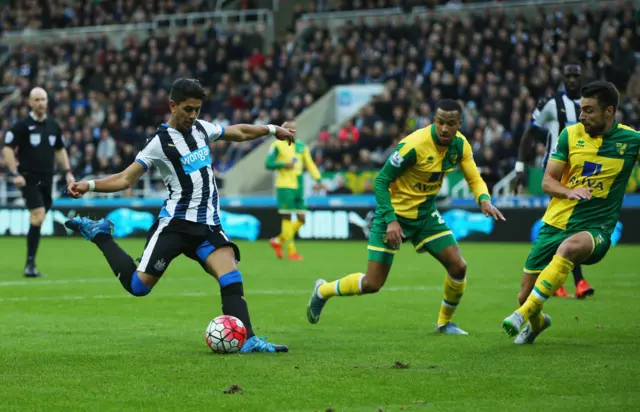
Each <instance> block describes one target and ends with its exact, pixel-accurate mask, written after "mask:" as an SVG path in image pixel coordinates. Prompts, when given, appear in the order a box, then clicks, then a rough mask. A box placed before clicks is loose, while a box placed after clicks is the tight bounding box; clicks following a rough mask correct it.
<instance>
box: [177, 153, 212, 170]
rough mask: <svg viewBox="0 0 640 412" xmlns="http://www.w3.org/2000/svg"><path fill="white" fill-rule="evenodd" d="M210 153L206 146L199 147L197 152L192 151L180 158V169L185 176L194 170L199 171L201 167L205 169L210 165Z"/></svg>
mask: <svg viewBox="0 0 640 412" xmlns="http://www.w3.org/2000/svg"><path fill="white" fill-rule="evenodd" d="M210 153H211V152H210V151H209V147H208V146H204V147H201V148H200V149H198V150H194V151H193V152H191V153H189V154H187V155H184V156H182V157H181V158H180V163H182V168H183V169H184V171H185V172H186V173H187V174H191V173H193V172H195V171H196V170H200V169H202V168H203V167H207V166H209V165H210V164H211V157H210V156H209V154H210Z"/></svg>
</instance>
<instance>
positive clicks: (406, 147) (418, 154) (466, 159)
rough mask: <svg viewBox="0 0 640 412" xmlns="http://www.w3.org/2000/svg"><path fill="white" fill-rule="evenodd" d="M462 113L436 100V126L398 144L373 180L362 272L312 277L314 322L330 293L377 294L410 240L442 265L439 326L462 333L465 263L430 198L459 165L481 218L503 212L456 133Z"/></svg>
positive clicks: (310, 307) (309, 309)
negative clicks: (456, 319)
mask: <svg viewBox="0 0 640 412" xmlns="http://www.w3.org/2000/svg"><path fill="white" fill-rule="evenodd" d="M461 118H462V108H461V107H460V105H459V104H458V103H457V102H456V101H454V100H449V99H446V100H442V101H440V102H439V103H438V105H437V107H436V112H435V122H434V124H432V125H431V126H428V127H426V128H423V129H420V130H417V131H415V132H414V133H412V134H410V135H409V136H407V137H405V138H404V139H402V140H401V141H400V143H399V144H398V146H397V148H396V150H395V151H394V152H393V154H392V155H391V156H390V157H389V159H388V160H387V161H386V163H385V164H384V166H383V167H382V169H381V170H380V173H379V174H378V177H377V178H376V182H375V194H376V204H377V205H376V211H375V217H374V220H373V222H372V227H371V231H370V235H369V245H368V249H369V252H368V254H369V262H368V266H367V271H366V273H353V274H350V275H348V276H346V277H344V278H342V279H339V280H337V281H334V282H330V283H327V282H326V281H324V280H322V279H319V280H317V281H316V283H315V284H314V286H313V293H312V295H311V300H310V301H309V305H308V306H307V318H308V319H309V322H311V323H317V322H318V321H319V320H320V313H321V311H322V308H323V307H324V305H325V304H326V302H327V300H328V299H329V298H331V297H333V296H350V295H363V294H368V293H375V292H377V291H379V290H380V288H382V286H383V285H384V283H385V281H386V280H387V276H388V275H389V271H390V270H391V265H392V263H393V257H394V255H395V254H396V252H397V251H398V250H399V249H400V245H401V244H402V243H403V242H404V241H405V240H410V241H411V243H412V244H413V246H414V248H415V250H416V252H418V253H423V252H429V253H430V254H431V255H432V256H434V257H435V258H436V259H438V261H440V263H441V264H442V265H443V266H444V268H445V269H446V270H447V275H446V277H445V281H444V299H443V300H442V304H441V307H440V314H439V316H438V321H437V330H438V331H439V332H440V333H445V334H453V335H468V333H467V332H465V331H463V330H462V329H460V328H458V327H457V326H456V325H455V324H454V323H452V322H451V318H452V316H453V312H454V311H455V309H456V306H457V305H458V303H459V302H460V299H461V298H462V294H463V292H464V289H465V285H466V273H467V265H466V263H465V261H464V259H463V258H462V256H461V255H460V249H459V248H458V245H457V242H456V239H455V238H454V236H453V233H452V232H451V230H449V228H448V227H447V224H446V223H445V221H444V219H443V218H442V217H441V216H440V213H439V212H438V210H437V209H436V205H435V199H436V195H437V194H438V192H439V191H440V188H441V187H442V182H443V179H444V177H445V176H446V175H447V173H449V172H451V171H452V170H454V169H455V168H456V167H457V166H460V167H461V169H462V172H463V174H464V178H465V179H466V181H467V183H468V184H469V186H470V187H471V190H472V191H473V194H474V196H475V198H476V201H477V202H478V203H479V204H480V208H481V209H482V212H483V213H484V214H485V216H489V215H491V216H493V218H494V219H496V220H497V219H501V220H504V217H503V216H502V213H500V211H499V210H498V209H496V208H495V207H494V206H493V205H492V204H491V197H490V196H489V193H488V190H487V185H486V184H485V182H484V181H483V180H482V178H481V177H480V174H479V173H478V167H477V166H476V163H475V162H474V160H473V157H472V151H471V145H469V143H468V142H467V140H466V138H465V137H464V136H463V135H462V134H461V133H460V132H459V129H460V127H461V125H462V119H461Z"/></svg>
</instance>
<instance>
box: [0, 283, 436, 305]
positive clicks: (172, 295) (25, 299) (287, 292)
mask: <svg viewBox="0 0 640 412" xmlns="http://www.w3.org/2000/svg"><path fill="white" fill-rule="evenodd" d="M441 289H442V286H418V287H414V286H401V287H392V288H386V289H384V290H385V291H386V292H411V291H425V290H441ZM310 292H311V289H307V290H302V289H298V290H255V291H253V292H249V293H247V294H246V295H247V297H251V296H254V295H306V294H309V293H310ZM149 296H157V297H158V298H184V297H205V296H218V294H216V293H204V292H183V293H166V294H165V293H157V294H156V295H149ZM90 299H135V297H134V296H131V295H128V294H126V293H125V292H123V293H122V294H118V295H93V296H37V297H30V296H19V297H12V298H0V303H2V302H35V301H65V300H90Z"/></svg>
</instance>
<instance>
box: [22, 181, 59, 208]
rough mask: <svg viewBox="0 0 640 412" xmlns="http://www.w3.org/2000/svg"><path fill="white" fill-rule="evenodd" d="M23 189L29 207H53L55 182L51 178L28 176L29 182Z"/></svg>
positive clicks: (23, 195)
mask: <svg viewBox="0 0 640 412" xmlns="http://www.w3.org/2000/svg"><path fill="white" fill-rule="evenodd" d="M21 190H22V197H24V201H25V203H26V204H27V209H29V210H33V209H37V208H39V207H44V209H45V210H47V211H48V210H49V209H51V203H52V202H53V200H52V198H51V192H52V191H53V182H52V181H50V180H49V179H43V180H39V179H36V178H27V184H26V185H25V186H24V187H22V188H21Z"/></svg>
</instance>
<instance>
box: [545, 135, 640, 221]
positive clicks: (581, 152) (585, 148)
mask: <svg viewBox="0 0 640 412" xmlns="http://www.w3.org/2000/svg"><path fill="white" fill-rule="evenodd" d="M639 152H640V133H638V132H637V131H635V130H633V129H632V128H630V127H628V126H624V125H621V124H619V123H617V122H616V123H614V125H613V127H612V128H611V129H610V130H609V131H607V132H606V133H605V134H604V135H602V136H596V137H591V136H589V135H588V134H587V133H586V132H585V130H584V126H583V125H582V124H576V125H573V126H569V127H567V128H566V129H564V130H563V131H562V133H560V136H559V137H558V145H557V146H556V150H555V152H554V153H553V154H552V155H551V160H552V161H554V162H560V163H563V164H565V169H564V173H563V174H562V180H561V182H562V184H563V185H565V186H567V187H569V188H571V189H575V188H578V187H584V188H590V189H592V190H593V191H592V192H591V196H592V197H591V199H588V200H569V199H560V198H556V197H554V198H553V199H551V202H550V203H549V206H548V207H547V211H546V212H545V214H544V217H543V218H542V221H543V222H544V223H546V224H548V225H550V226H553V227H556V228H558V229H562V230H569V231H575V230H586V229H598V230H601V231H603V232H605V233H609V234H611V233H613V229H614V228H615V226H616V223H617V222H618V217H619V216H620V208H621V207H622V200H623V199H624V194H625V189H626V188H627V185H628V184H629V178H630V176H631V173H632V171H633V167H634V165H635V163H636V161H638V156H639Z"/></svg>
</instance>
